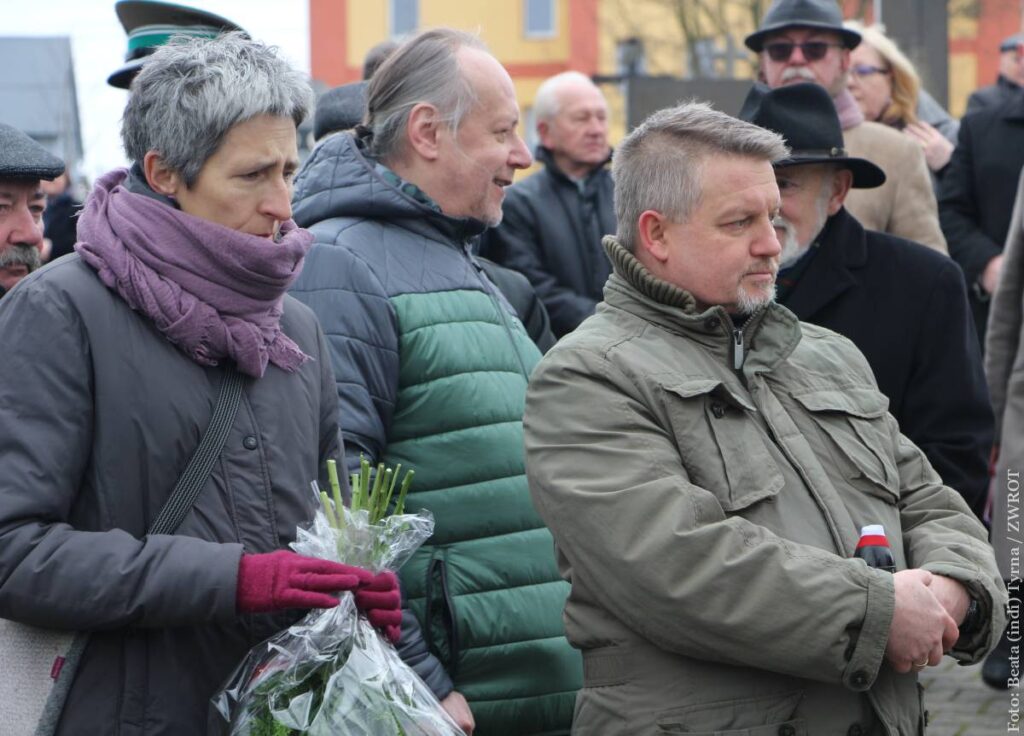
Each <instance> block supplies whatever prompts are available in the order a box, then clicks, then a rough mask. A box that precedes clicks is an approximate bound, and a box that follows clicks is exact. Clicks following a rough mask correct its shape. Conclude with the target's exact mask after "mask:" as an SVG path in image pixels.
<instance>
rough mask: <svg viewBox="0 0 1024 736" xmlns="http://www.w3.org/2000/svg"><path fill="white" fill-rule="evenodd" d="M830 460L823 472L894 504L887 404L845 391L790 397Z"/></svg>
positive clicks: (866, 393)
mask: <svg viewBox="0 0 1024 736" xmlns="http://www.w3.org/2000/svg"><path fill="white" fill-rule="evenodd" d="M792 396H793V399H794V400H795V401H796V402H797V403H798V404H800V406H802V407H803V408H804V409H805V410H806V412H807V415H808V416H809V417H810V419H811V421H812V422H813V424H814V426H815V427H817V429H819V430H820V436H821V441H822V442H823V443H824V444H825V447H826V450H827V452H828V455H829V456H830V457H831V458H832V459H833V460H834V463H835V464H834V467H833V468H832V469H829V468H826V470H827V471H828V472H839V473H840V474H841V475H842V476H843V479H844V480H847V481H849V482H851V483H852V484H854V485H855V486H856V487H858V488H860V489H862V490H864V491H866V492H868V493H870V494H871V495H873V496H876V497H878V498H880V499H882V500H884V501H887V502H889V503H892V504H895V503H896V502H897V501H898V500H899V483H900V481H899V471H898V470H897V469H896V461H895V458H894V457H893V438H892V434H891V433H890V429H889V423H888V421H887V420H886V412H887V410H888V407H889V400H888V399H887V398H886V397H885V396H884V395H882V394H881V393H879V392H878V391H876V390H874V389H869V388H860V387H849V388H844V389H842V390H840V389H822V390H813V391H804V392H800V393H794V394H792Z"/></svg>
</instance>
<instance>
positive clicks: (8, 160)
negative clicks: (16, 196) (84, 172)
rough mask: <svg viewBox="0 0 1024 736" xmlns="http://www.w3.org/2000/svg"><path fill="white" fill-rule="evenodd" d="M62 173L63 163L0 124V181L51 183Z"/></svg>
mask: <svg viewBox="0 0 1024 736" xmlns="http://www.w3.org/2000/svg"><path fill="white" fill-rule="evenodd" d="M63 173H64V162H63V161H61V160H60V159H59V158H57V157H56V156H54V155H53V154H52V153H50V152H49V151H47V150H46V149H45V148H43V147H42V146H41V145H39V144H38V143H37V142H36V141H34V140H32V139H31V138H29V137H28V136H27V135H25V134H24V133H22V132H21V131H20V130H18V129H17V128H12V127H11V126H10V125H4V124H3V123H0V179H24V180H26V181H38V180H39V179H46V180H47V181H52V180H53V179H56V178H57V177H58V176H60V175H61V174H63Z"/></svg>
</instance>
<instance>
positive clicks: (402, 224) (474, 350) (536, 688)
mask: <svg viewBox="0 0 1024 736" xmlns="http://www.w3.org/2000/svg"><path fill="white" fill-rule="evenodd" d="M295 216H296V221H297V222H299V223H300V224H301V225H303V226H304V227H308V228H309V229H310V230H311V231H312V232H313V233H314V234H315V235H316V243H315V245H314V246H313V248H312V250H311V251H310V253H309V255H308V256H307V259H306V262H305V267H304V269H303V273H302V275H301V277H300V278H299V280H298V281H297V282H296V284H295V286H294V287H293V290H292V294H293V295H294V296H296V297H297V298H298V299H300V300H301V301H303V302H305V303H306V304H308V305H309V306H310V307H311V308H312V309H313V311H314V312H315V313H316V314H317V316H318V317H319V319H320V322H321V324H322V325H323V327H324V333H325V335H326V337H327V342H328V345H329V347H330V350H331V354H332V360H333V364H334V370H335V376H336V379H337V385H338V394H339V397H340V404H341V421H340V423H341V426H342V432H343V435H344V438H345V445H346V453H347V455H346V459H347V462H348V465H349V468H350V469H352V468H353V467H355V465H357V464H358V462H359V455H360V453H362V454H365V455H366V457H367V458H369V459H370V460H372V461H373V462H378V461H379V462H385V463H388V464H391V465H394V464H397V463H402V465H403V466H404V467H409V468H414V469H415V471H416V478H415V482H414V483H413V492H412V493H411V494H410V497H409V501H408V504H407V507H408V508H409V509H410V510H416V509H419V508H427V509H429V510H430V511H431V512H433V514H434V518H435V520H436V527H435V532H434V536H433V537H432V538H431V539H430V540H429V541H428V543H427V544H426V545H425V546H424V547H423V548H421V549H420V550H419V551H418V552H417V553H416V554H415V555H414V556H413V558H412V559H411V560H410V561H409V562H408V563H407V564H406V565H405V567H404V568H403V569H402V572H401V577H402V583H403V587H404V590H405V593H406V595H407V596H408V601H409V606H410V608H411V609H412V610H413V611H414V612H415V614H416V617H417V618H418V619H419V621H420V623H421V624H422V627H423V632H424V636H425V637H426V639H427V642H428V643H429V645H430V649H431V651H432V652H433V653H434V654H435V655H436V656H437V658H438V659H439V660H440V662H441V664H443V666H444V669H445V670H446V671H447V673H448V675H450V676H451V678H452V680H453V681H454V686H455V689H457V690H458V691H460V692H461V693H462V694H463V695H465V696H466V698H467V700H468V701H469V703H470V706H471V707H472V709H473V713H474V716H475V718H476V722H477V733H478V734H482V735H484V736H486V735H487V734H504V733H507V734H558V733H567V732H568V730H569V726H570V723H571V719H572V708H573V701H574V698H575V694H576V690H577V689H578V688H579V686H580V683H581V682H582V667H581V662H580V657H579V654H578V652H576V651H574V650H573V649H572V648H571V647H570V646H569V644H568V642H567V641H566V639H565V635H564V629H563V625H562V620H561V614H562V609H563V607H564V604H565V599H566V596H567V594H568V586H567V585H566V583H564V582H563V581H562V580H561V579H560V577H559V575H558V570H557V567H556V565H555V560H554V543H553V541H552V539H551V534H550V532H548V530H547V528H546V527H545V526H544V524H543V522H542V521H541V520H540V517H539V516H538V515H537V513H536V511H535V510H534V508H533V506H532V504H531V502H530V496H529V491H528V488H527V484H526V478H525V475H524V458H523V434H522V414H523V408H524V401H525V394H526V384H527V379H528V377H529V374H530V372H531V371H532V370H533V367H534V365H535V364H536V363H537V361H538V359H539V358H540V354H539V352H538V350H537V348H536V347H535V346H534V344H533V343H532V342H531V340H530V338H529V336H528V335H527V334H526V331H525V330H524V329H523V326H522V324H521V323H520V322H519V320H518V319H517V318H516V316H515V312H514V311H513V310H512V308H511V307H510V306H509V305H508V303H507V301H506V300H505V299H504V297H503V296H502V295H501V293H500V292H499V291H498V290H497V289H496V288H495V287H494V286H493V284H491V282H490V281H489V280H488V279H487V278H486V276H485V275H484V273H483V272H482V270H481V267H480V265H479V263H478V262H477V261H476V260H475V259H474V258H473V256H472V255H471V254H470V252H469V248H468V241H469V240H470V239H471V238H472V237H473V236H474V235H475V234H477V233H479V231H480V229H481V226H480V225H479V223H474V222H473V221H468V220H457V219H453V218H449V217H446V216H444V215H442V214H440V213H438V212H436V211H435V210H434V209H432V208H431V207H429V206H428V205H427V204H425V203H423V202H422V201H419V200H418V199H417V198H416V197H415V196H410V195H409V193H408V191H407V189H406V188H403V189H399V188H397V187H396V186H395V185H394V182H392V181H390V180H389V179H388V178H387V177H386V176H383V177H382V176H381V172H380V170H379V169H377V168H375V164H374V162H373V161H372V160H371V159H368V158H366V157H365V156H364V155H363V153H362V150H361V149H360V147H359V145H358V144H357V143H355V141H354V139H353V138H351V137H350V136H347V135H345V136H335V137H334V138H332V139H329V140H328V141H326V142H325V143H324V144H322V145H321V146H320V147H318V148H317V149H316V150H315V151H314V153H313V155H312V157H311V158H310V160H309V161H307V163H306V165H305V167H304V169H303V171H302V173H301V174H300V176H299V178H298V179H297V182H296V194H295ZM435 692H437V688H436V686H435Z"/></svg>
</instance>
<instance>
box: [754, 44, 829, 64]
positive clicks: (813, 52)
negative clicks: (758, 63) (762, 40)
mask: <svg viewBox="0 0 1024 736" xmlns="http://www.w3.org/2000/svg"><path fill="white" fill-rule="evenodd" d="M797 46H799V47H800V53H801V54H803V55H804V58H805V59H807V61H821V60H822V59H824V58H825V54H827V53H828V50H829V49H830V48H831V47H833V46H834V47H835V48H837V49H841V48H843V45H842V44H841V43H828V42H826V41H804V42H803V43H793V42H792V41H776V42H774V43H766V44H765V45H764V50H765V51H767V52H768V58H769V59H771V60H772V61H789V57H790V56H792V55H793V49H795V48H796V47H797Z"/></svg>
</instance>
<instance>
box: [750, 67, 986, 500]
mask: <svg viewBox="0 0 1024 736" xmlns="http://www.w3.org/2000/svg"><path fill="white" fill-rule="evenodd" d="M740 117H741V118H743V119H744V120H749V121H750V122H752V123H754V124H755V125H760V126H761V127H763V128H768V129H769V130H774V131H775V132H776V133H778V134H779V135H781V136H782V137H784V138H785V139H786V142H787V143H788V145H789V147H790V149H791V153H790V155H789V156H788V157H787V158H786V159H784V160H782V161H776V162H775V180H776V182H777V183H778V185H779V192H780V193H781V195H782V209H781V211H780V213H779V217H778V218H777V220H776V231H777V233H778V236H779V241H780V242H781V243H782V254H781V257H780V264H779V268H780V270H779V277H778V282H777V293H776V298H777V299H778V301H779V302H780V303H781V304H783V305H785V306H786V307H788V308H789V309H790V310H791V311H792V312H793V313H794V314H796V316H797V317H799V318H800V319H801V320H802V321H804V322H812V323H814V324H816V325H821V326H822V327H827V328H828V329H830V330H834V331H836V332H838V333H839V334H841V335H844V336H845V337H848V338H849V339H850V340H852V341H853V343H854V344H855V345H856V346H857V347H858V348H859V349H860V351H861V352H862V353H864V357H865V358H867V360H868V363H869V364H870V365H871V370H872V372H874V374H875V378H876V379H877V380H878V387H879V389H880V390H881V391H882V393H883V394H885V395H886V397H887V398H888V399H889V412H890V413H891V414H892V415H893V416H894V417H895V418H896V420H897V421H898V422H899V425H900V431H901V432H903V434H905V435H906V436H907V437H908V438H910V440H912V441H913V442H914V444H915V445H917V446H918V447H920V448H921V450H922V451H923V452H924V454H925V456H926V457H927V458H928V460H929V462H930V463H931V464H932V467H933V468H935V470H936V472H937V473H938V474H939V476H940V477H941V478H942V482H943V483H945V484H946V485H947V486H949V487H951V488H954V489H956V490H957V491H959V493H960V495H962V496H963V497H964V500H965V501H966V502H967V504H968V506H970V507H971V510H972V511H974V513H975V514H977V515H978V517H979V518H980V517H981V514H982V511H983V508H984V505H985V499H986V496H987V491H988V456H989V451H990V450H991V446H992V433H993V417H992V410H991V407H990V406H989V399H988V391H987V390H986V388H985V376H984V372H983V370H982V364H981V351H980V350H979V349H978V340H977V336H976V335H975V330H974V321H973V319H972V318H971V312H970V307H969V306H968V304H967V288H966V286H965V284H964V278H963V274H962V273H961V272H960V269H959V268H958V267H957V265H956V264H955V263H953V262H952V261H951V260H950V259H949V258H946V257H944V256H942V255H939V254H937V253H935V252H934V251H932V250H930V249H928V248H925V247H923V246H921V245H919V244H917V243H912V242H910V241H907V240H904V239H902V238H897V237H895V236H892V235H886V234H885V233H879V232H875V231H872V230H865V229H864V227H863V226H862V225H861V224H860V223H859V222H858V221H857V219H856V218H855V217H854V216H853V215H852V214H850V213H849V212H848V211H847V210H846V208H845V207H844V206H843V205H844V202H845V200H846V197H847V195H848V194H849V192H850V190H851V188H853V189H870V188H873V187H877V186H879V185H881V184H882V182H884V181H885V174H884V173H883V172H882V170H881V169H880V168H878V167H877V166H876V165H875V164H873V163H871V162H870V161H867V160H865V159H862V158H857V157H855V156H850V155H848V153H847V152H846V151H844V150H843V133H842V129H841V128H840V126H839V119H838V117H837V116H836V111H835V108H834V107H833V105H832V101H831V100H830V99H829V96H828V93H827V92H825V90H824V89H823V88H821V87H819V86H817V85H813V84H795V85H791V86H787V87H780V88H779V89H776V90H769V89H767V88H766V87H763V86H761V85H758V86H757V87H755V88H754V89H753V90H751V92H750V94H749V95H748V96H747V101H746V103H745V104H744V107H743V110H742V111H741V113H740ZM951 386H955V387H956V390H950V387H951Z"/></svg>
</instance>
